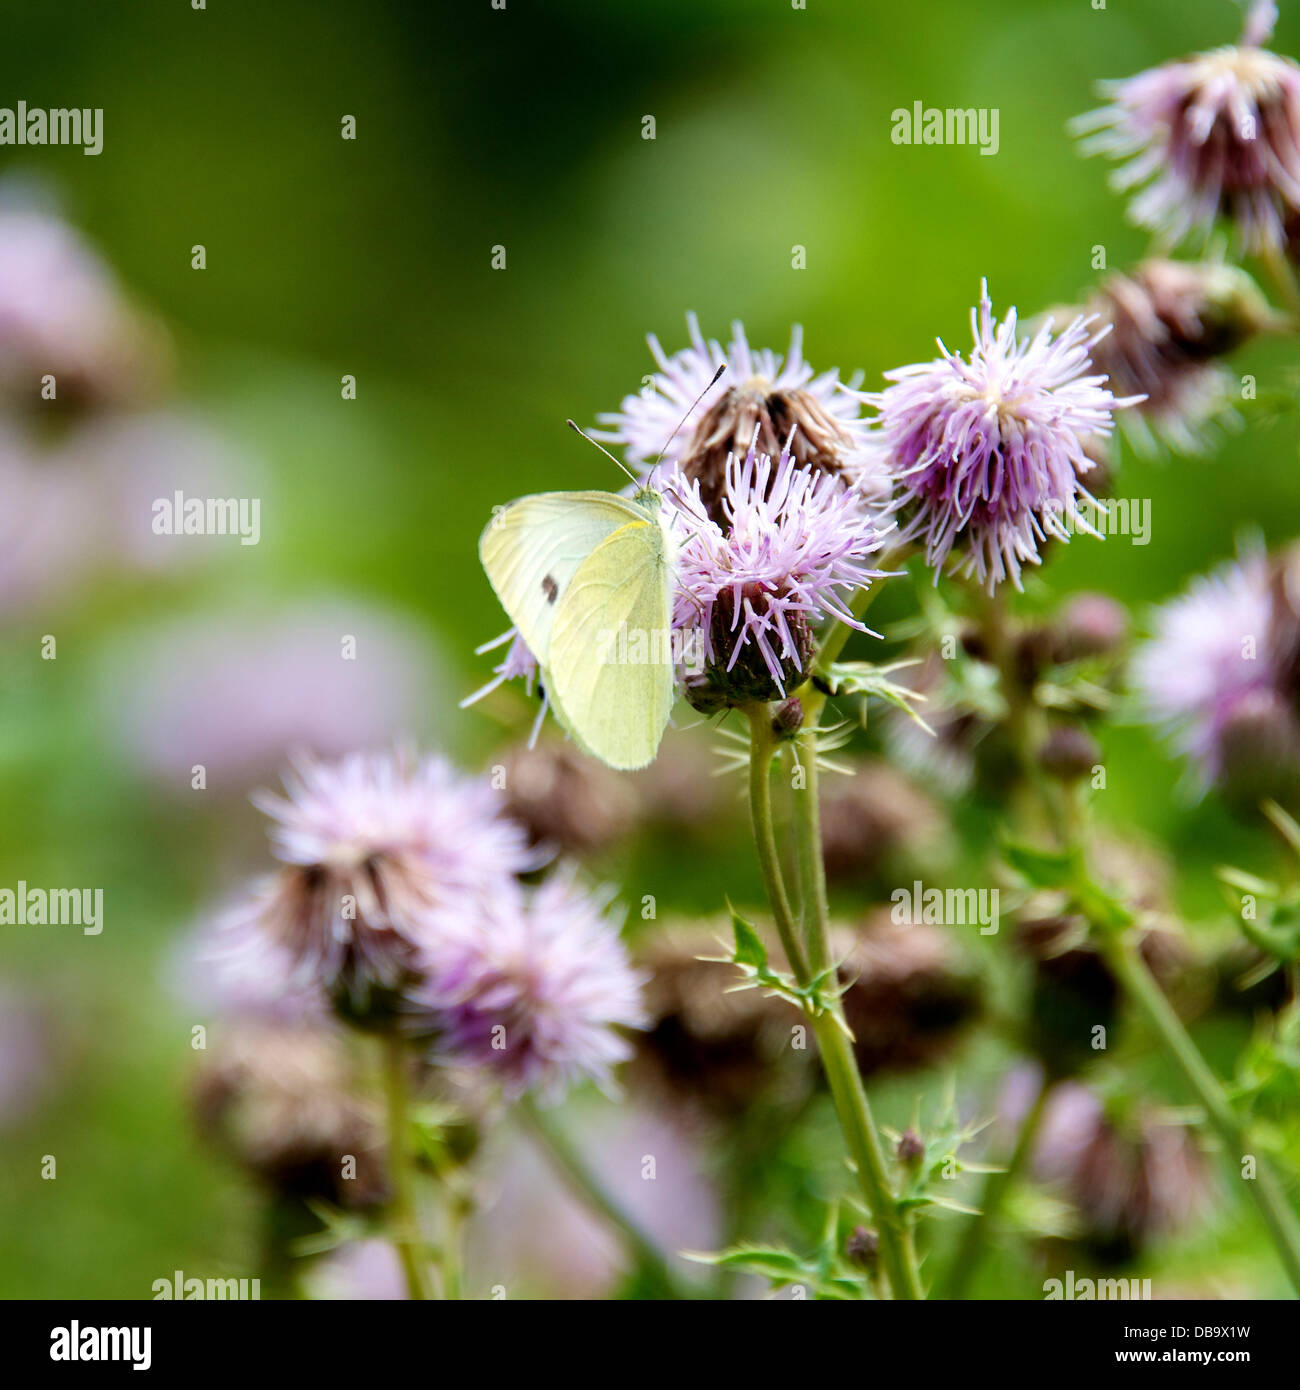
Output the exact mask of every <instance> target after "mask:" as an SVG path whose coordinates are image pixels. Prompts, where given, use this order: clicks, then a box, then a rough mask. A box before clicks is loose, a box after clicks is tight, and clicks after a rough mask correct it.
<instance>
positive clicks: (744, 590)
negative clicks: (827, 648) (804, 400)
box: [664, 450, 893, 699]
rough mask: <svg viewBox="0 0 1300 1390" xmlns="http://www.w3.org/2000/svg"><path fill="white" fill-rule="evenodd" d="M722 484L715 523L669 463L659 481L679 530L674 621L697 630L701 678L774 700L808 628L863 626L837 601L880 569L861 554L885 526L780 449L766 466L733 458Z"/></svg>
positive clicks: (801, 671) (758, 459)
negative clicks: (827, 623)
mask: <svg viewBox="0 0 1300 1390" xmlns="http://www.w3.org/2000/svg"><path fill="white" fill-rule="evenodd" d="M726 484H727V486H726V492H725V494H724V496H723V499H722V508H723V513H724V524H722V525H719V524H718V523H717V522H715V521H714V520H712V519H711V518H710V517H709V516H708V515H706V514H705V510H704V506H703V503H702V501H701V498H700V485H699V482H698V480H695V481H688V480H687V479H686V478H685V477H684V476H683V475H682V473H681V471H680V469H677V470H674V472H673V473H672V474H671V475H670V476H669V477H668V478H667V479H666V481H665V484H664V495H665V498H666V500H667V502H668V504H669V506H670V507H671V508H673V509H675V512H676V515H675V517H674V519H673V524H674V529H675V531H676V533H677V534H678V535H679V536H680V537H681V540H680V545H679V548H678V553H677V557H676V570H677V593H676V598H675V602H674V613H673V625H674V627H676V628H679V629H687V630H689V629H698V630H699V631H700V632H701V634H702V645H703V654H704V660H705V666H706V675H705V682H706V683H713V682H716V683H719V684H722V685H724V686H727V687H728V688H730V690H731V692H732V693H733V694H736V695H738V696H739V695H748V697H749V698H751V699H770V698H773V696H774V695H782V696H783V695H784V694H785V692H786V690H787V688H788V687H790V686H791V685H795V684H798V683H799V682H800V681H801V680H803V679H804V677H805V676H806V674H807V664H808V661H809V659H810V657H811V655H812V649H813V643H812V638H811V625H812V624H814V623H816V622H818V621H819V620H821V619H822V618H825V617H827V616H832V617H835V618H838V619H840V620H841V621H842V622H846V623H848V624H849V625H850V626H852V627H854V628H857V629H858V631H860V632H861V631H867V629H866V628H864V627H863V625H862V624H861V623H860V622H858V621H857V619H856V618H854V617H853V615H852V613H850V611H849V609H848V608H847V606H846V604H845V601H844V600H845V596H846V595H847V594H849V593H851V592H852V591H853V590H855V589H860V588H864V587H865V586H866V585H868V584H869V583H870V582H871V580H872V579H877V578H881V577H882V576H883V571H881V570H877V569H871V568H869V567H868V565H867V563H866V561H867V557H868V556H870V555H872V554H874V553H875V552H876V551H878V550H879V549H880V546H881V544H882V541H883V539H884V537H885V535H887V534H888V533H889V532H890V531H891V530H892V529H893V525H892V523H891V524H890V525H888V526H886V527H884V528H882V527H880V526H879V524H878V523H877V522H876V521H874V520H873V519H872V518H871V517H869V516H868V514H867V513H866V511H865V510H864V509H863V508H862V506H861V504H860V499H859V498H858V497H857V496H856V495H855V494H854V493H853V492H852V491H851V490H850V489H849V488H847V487H845V486H844V485H843V484H842V483H840V482H839V481H838V480H837V479H835V478H834V477H832V476H830V475H829V474H827V473H814V472H810V471H808V470H807V469H804V468H800V467H799V465H798V463H797V462H796V461H795V459H794V458H793V456H792V455H791V454H790V453H789V452H788V451H787V452H783V453H782V454H781V456H780V458H779V459H777V460H775V461H774V460H773V459H771V458H770V457H769V456H767V455H766V454H756V453H755V452H754V451H752V450H751V451H750V452H749V454H748V455H747V456H745V457H744V458H743V459H741V458H738V457H736V456H735V455H732V457H731V458H730V460H729V461H728V464H727V474H726ZM755 656H757V658H758V660H755V659H754V658H755ZM738 672H739V676H740V677H741V679H740V680H739V683H738V681H737V673H738ZM738 684H739V685H743V686H745V687H746V689H745V690H740V689H739V688H738ZM749 687H755V688H752V689H751V688H749Z"/></svg>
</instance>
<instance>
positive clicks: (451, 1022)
mask: <svg viewBox="0 0 1300 1390" xmlns="http://www.w3.org/2000/svg"><path fill="white" fill-rule="evenodd" d="M437 918H438V924H437V930H436V931H434V932H432V933H431V934H430V940H429V944H428V946H427V947H426V949H425V950H424V951H423V952H422V955H421V961H422V965H423V967H424V968H423V980H422V981H421V983H420V984H419V985H417V986H415V987H414V988H413V990H412V991H411V1001H412V1003H413V1004H414V1007H415V1008H416V1010H417V1011H418V1012H419V1013H420V1014H421V1015H422V1016H423V1021H424V1022H425V1023H426V1024H427V1025H429V1026H430V1028H431V1030H432V1031H433V1032H434V1033H435V1034H436V1042H435V1044H434V1048H435V1054H434V1055H435V1057H436V1058H437V1059H439V1060H442V1061H445V1062H448V1063H451V1064H461V1065H467V1066H474V1067H481V1068H483V1069H485V1070H486V1071H487V1072H489V1073H490V1074H493V1075H495V1077H496V1078H497V1079H498V1080H499V1081H500V1082H501V1084H502V1086H503V1088H504V1090H505V1092H506V1094H507V1095H510V1096H518V1095H520V1094H522V1093H523V1092H524V1091H527V1090H537V1091H540V1092H541V1093H543V1094H544V1095H546V1096H547V1097H549V1098H555V1097H557V1096H558V1095H560V1094H561V1093H562V1092H563V1091H564V1090H565V1088H566V1087H568V1086H569V1085H571V1084H572V1083H573V1082H575V1081H577V1080H579V1079H581V1078H583V1077H589V1078H591V1079H592V1080H594V1081H596V1082H598V1083H599V1084H600V1085H602V1086H605V1087H608V1086H609V1085H610V1081H611V1076H610V1073H611V1069H612V1067H613V1066H614V1065H615V1063H617V1062H621V1061H623V1060H624V1059H625V1058H627V1057H629V1056H630V1055H631V1047H630V1046H629V1044H628V1043H627V1041H626V1040H625V1039H624V1038H623V1037H621V1036H620V1035H619V1033H618V1032H616V1031H615V1030H616V1029H617V1028H620V1027H623V1028H638V1027H640V1026H642V1023H643V1015H642V1008H641V998H640V986H641V978H640V976H638V975H637V973H636V972H635V971H634V970H633V969H632V967H631V966H630V965H629V963H628V958H627V953H626V952H625V950H624V948H623V944H622V942H621V941H620V940H619V935H618V930H617V927H616V925H615V924H614V922H613V921H612V919H611V918H610V917H609V916H608V915H607V913H606V912H605V910H604V906H603V904H602V903H600V902H598V901H597V900H596V899H595V898H593V897H592V896H591V895H590V894H587V893H584V892H583V891H582V890H581V889H580V888H579V887H578V885H577V884H576V883H575V882H574V881H573V880H572V879H571V878H568V877H558V878H552V879H549V880H547V881H546V882H545V883H543V884H541V885H540V886H539V887H538V888H536V889H535V890H533V891H532V892H531V893H530V894H525V893H524V892H523V891H522V890H521V889H519V888H517V887H515V886H513V885H512V886H510V887H508V888H503V889H498V891H497V892H495V893H494V894H492V895H491V896H490V897H488V898H485V899H483V900H482V901H480V902H479V904H478V906H477V908H476V909H467V908H465V907H461V906H455V907H452V908H450V909H448V910H445V911H442V912H440V913H438V914H437Z"/></svg>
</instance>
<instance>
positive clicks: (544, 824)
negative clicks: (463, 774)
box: [502, 740, 638, 855]
mask: <svg viewBox="0 0 1300 1390" xmlns="http://www.w3.org/2000/svg"><path fill="white" fill-rule="evenodd" d="M502 767H503V776H504V782H505V795H506V812H507V814H508V815H509V816H510V818H511V820H513V821H515V822H517V823H518V824H519V825H522V826H523V827H524V829H525V830H526V831H527V832H528V837H529V839H530V841H531V842H532V843H533V844H536V845H543V844H545V845H552V846H555V847H557V848H559V849H561V850H564V851H566V852H568V853H572V854H579V855H582V854H595V853H599V852H600V851H602V850H606V849H609V848H610V847H611V846H613V845H615V844H617V843H618V842H619V841H620V840H621V839H623V838H624V837H625V836H626V835H627V834H629V833H630V831H631V830H632V828H633V826H634V825H635V824H636V821H637V819H638V803H637V797H636V793H635V792H634V791H633V789H632V786H631V784H630V783H629V782H628V781H627V779H626V778H621V777H619V776H618V775H617V774H615V773H613V772H611V771H610V770H609V769H608V768H606V767H604V766H603V765H602V764H601V763H599V762H597V761H596V760H595V759H594V758H587V757H584V756H582V755H581V754H580V753H578V752H577V750H576V749H575V748H574V747H573V746H572V745H571V744H565V743H560V742H559V741H557V740H548V741H546V742H544V743H543V744H541V745H540V746H538V747H533V748H528V747H519V748H514V749H512V750H511V751H510V752H509V753H508V754H507V755H506V756H505V758H504V759H503V760H502Z"/></svg>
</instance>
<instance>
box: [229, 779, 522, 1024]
mask: <svg viewBox="0 0 1300 1390" xmlns="http://www.w3.org/2000/svg"><path fill="white" fill-rule="evenodd" d="M285 786H286V789H287V791H288V796H287V797H279V796H274V795H271V794H269V793H261V794H258V795H257V796H255V797H254V802H255V804H256V805H257V806H258V807H259V808H260V809H261V810H263V811H265V812H266V814H267V815H268V816H270V817H271V818H272V821H273V822H274V823H273V825H272V828H271V840H272V845H273V848H274V852H275V853H276V855H277V856H278V857H279V858H280V859H281V860H283V861H284V862H285V863H286V864H287V865H288V866H289V867H288V868H287V869H285V870H284V871H282V872H281V874H280V875H279V876H278V877H277V878H275V879H274V880H272V881H271V882H270V884H269V885H267V886H266V887H265V888H264V889H263V890H262V892H261V893H260V894H259V895H257V897H255V898H254V899H253V900H252V901H251V902H250V903H248V904H247V905H245V906H244V907H243V908H241V909H240V912H242V913H246V914H248V916H249V917H250V919H251V920H252V921H254V922H256V923H258V924H260V926H261V928H262V929H263V930H264V931H266V932H267V933H268V934H269V935H270V936H271V938H272V939H273V940H275V941H277V942H279V943H281V944H282V945H283V946H284V947H285V948H286V949H287V950H288V951H289V952H290V954H291V955H292V957H293V958H294V960H295V963H296V965H297V966H298V968H299V969H300V970H302V971H304V972H305V973H308V974H309V975H310V976H311V977H312V978H314V979H315V980H316V981H317V982H318V983H319V984H320V985H321V986H322V987H323V988H324V989H325V990H326V991H328V992H330V993H331V994H334V995H335V996H336V997H339V998H340V999H341V998H342V997H343V996H347V997H348V998H349V999H351V1000H352V1001H353V1002H357V1003H360V1002H362V1001H363V1000H364V999H365V997H366V996H367V995H368V993H369V992H370V991H371V990H372V989H375V988H378V989H380V990H392V989H394V988H396V987H397V986H399V985H400V984H402V983H403V982H405V981H406V980H407V979H408V978H409V976H410V975H411V973H412V972H413V971H414V970H415V969H416V968H417V966H416V958H417V956H418V954H419V951H420V948H421V947H423V946H425V945H426V944H427V943H428V939H429V936H430V932H431V931H432V930H433V926H432V915H433V912H434V909H435V908H439V907H441V908H450V909H453V910H455V911H461V912H472V911H473V910H474V908H475V906H476V904H477V903H478V902H479V900H480V899H482V898H484V897H486V896H488V895H490V894H493V893H496V892H499V891H500V889H501V886H502V884H503V883H505V884H509V883H510V882H511V878H512V875H515V874H519V873H524V872H527V871H528V870H530V869H533V868H536V867H537V865H538V863H539V862H540V861H539V858H538V856H537V854H536V852H535V851H533V850H530V849H529V847H528V843H527V839H526V837H525V835H524V832H523V830H522V829H521V828H520V827H519V826H516V825H514V824H513V823H512V822H511V821H509V820H507V819H506V818H505V817H504V816H503V815H502V814H501V813H500V809H499V803H498V801H497V798H496V795H495V793H493V791H492V790H491V789H490V787H489V786H488V785H487V784H486V783H485V782H481V781H476V780H473V779H470V778H467V777H463V776H461V775H460V774H459V773H457V772H456V771H455V770H454V769H453V768H452V766H451V765H450V764H449V763H447V762H446V761H445V760H444V759H442V758H438V757H429V758H424V759H422V760H420V761H416V760H415V759H414V758H412V757H410V756H408V755H407V754H405V753H397V754H376V755H362V754H352V755H350V756H348V757H345V758H343V759H342V760H341V761H339V762H337V763H322V762H317V761H315V760H313V759H303V760H302V761H300V762H299V764H298V765H297V768H296V772H295V774H294V775H292V776H290V777H287V778H286V779H285Z"/></svg>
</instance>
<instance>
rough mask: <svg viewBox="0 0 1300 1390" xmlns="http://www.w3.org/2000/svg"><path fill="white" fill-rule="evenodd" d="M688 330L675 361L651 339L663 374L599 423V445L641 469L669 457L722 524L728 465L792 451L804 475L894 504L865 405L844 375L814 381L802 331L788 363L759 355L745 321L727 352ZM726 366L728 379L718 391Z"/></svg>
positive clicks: (694, 328)
mask: <svg viewBox="0 0 1300 1390" xmlns="http://www.w3.org/2000/svg"><path fill="white" fill-rule="evenodd" d="M686 322H687V327H688V328H689V330H690V337H691V345H690V346H689V347H687V348H683V349H682V350H681V351H680V352H676V353H674V354H673V355H672V356H671V357H669V356H668V355H667V354H666V353H665V352H664V350H663V348H662V347H660V345H659V340H658V338H656V337H655V336H654V334H651V335H650V336H649V340H648V341H649V343H650V351H651V353H653V355H654V359H655V362H656V364H657V366H658V368H659V370H658V371H657V372H656V373H654V375H653V376H651V377H649V378H647V380H646V384H645V386H644V387H643V388H642V390H641V391H640V392H638V393H637V394H636V395H631V396H627V397H625V398H624V400H623V403H622V405H621V407H620V408H619V409H618V410H617V411H614V412H612V413H607V414H604V415H601V416H600V417H599V419H600V422H601V424H602V425H605V426H607V428H606V429H604V430H600V431H597V432H596V437H597V438H599V439H604V440H605V441H607V442H608V443H610V444H621V445H623V446H624V448H625V451H626V454H627V459H628V462H629V463H631V464H633V465H636V464H645V463H647V462H649V461H652V460H654V459H655V458H656V457H658V455H659V452H660V450H664V462H665V463H666V464H668V465H672V464H674V463H675V464H678V465H679V466H680V467H681V470H682V473H683V474H684V475H685V477H686V478H687V480H688V481H689V482H698V483H699V485H700V499H701V502H702V504H703V506H704V509H705V510H706V511H707V512H708V514H709V515H710V516H711V517H712V518H713V520H714V521H716V522H718V523H719V524H720V525H721V524H724V514H723V494H724V492H725V491H726V489H727V463H728V459H729V458H730V456H731V455H732V454H736V455H738V456H740V457H742V458H743V457H744V456H745V455H746V454H747V453H748V452H749V451H750V450H751V449H753V450H755V451H756V452H758V453H759V454H767V455H770V456H771V457H773V458H775V457H776V456H777V455H778V454H780V453H781V451H782V449H784V448H786V447H787V446H788V448H789V450H790V453H791V455H792V457H793V459H794V462H795V464H796V466H797V467H799V468H806V469H810V470H812V471H814V472H825V473H831V474H834V475H836V476H839V477H843V478H845V479H846V480H847V481H848V482H850V483H851V484H853V485H855V486H858V487H859V490H860V492H861V494H862V495H863V496H864V497H865V498H866V499H867V500H868V501H870V502H872V503H873V504H879V503H880V502H881V501H883V500H884V499H885V498H886V497H887V495H888V484H887V480H886V479H885V478H884V475H883V472H882V470H881V469H880V467H879V466H878V463H877V461H876V456H875V455H874V454H873V452H872V450H871V448H870V446H869V444H868V441H867V439H866V436H865V435H864V432H863V429H862V426H861V424H860V423H859V421H858V416H859V413H860V412H859V408H858V406H857V405H856V404H855V403H854V401H853V400H852V398H851V397H850V396H848V395H847V394H845V393H844V392H843V391H841V390H840V382H839V373H838V372H835V371H828V372H822V373H821V374H820V375H814V373H813V369H812V368H811V367H810V366H809V365H808V364H807V363H806V362H805V361H804V360H803V330H802V329H801V328H800V327H799V326H798V325H796V326H795V327H794V329H793V330H792V332H791V335H790V347H789V350H788V351H787V353H786V354H785V356H784V357H782V356H781V355H780V354H779V353H774V352H770V351H768V350H767V349H762V350H759V351H755V350H754V349H752V348H751V347H750V346H749V343H748V341H747V339H746V338H745V330H744V328H743V326H742V325H741V324H739V323H735V324H733V325H732V330H731V331H732V338H731V342H730V343H728V344H727V346H726V347H725V348H724V347H722V346H721V344H719V343H717V342H715V341H713V340H710V341H708V342H706V341H705V339H704V337H703V335H702V334H701V333H700V326H699V323H698V322H697V321H696V318H695V315H694V314H688V315H687V316H686ZM720 366H726V368H727V371H726V372H724V373H723V375H722V377H721V379H720V380H719V381H718V382H717V384H716V385H715V386H713V387H712V388H711V389H710V388H709V383H710V382H711V381H712V379H713V377H714V374H715V373H716V372H717V370H718V368H719V367H720ZM858 380H859V378H856V377H855V378H854V380H853V381H852V382H851V383H850V384H851V385H854V386H856V385H857V384H858ZM701 393H703V394H702V395H701ZM697 397H698V398H700V399H699V400H698V403H696V402H697ZM683 420H684V423H682V422H683ZM679 424H681V428H680V429H678V428H677V427H678V425H679ZM674 430H676V434H674ZM670 437H671V438H670ZM665 444H666V445H667V447H666V448H665Z"/></svg>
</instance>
